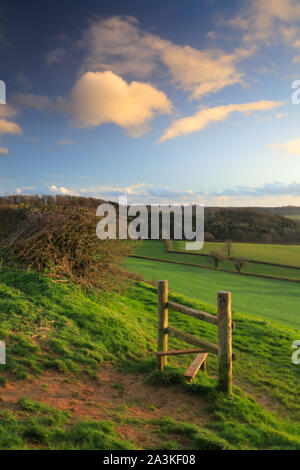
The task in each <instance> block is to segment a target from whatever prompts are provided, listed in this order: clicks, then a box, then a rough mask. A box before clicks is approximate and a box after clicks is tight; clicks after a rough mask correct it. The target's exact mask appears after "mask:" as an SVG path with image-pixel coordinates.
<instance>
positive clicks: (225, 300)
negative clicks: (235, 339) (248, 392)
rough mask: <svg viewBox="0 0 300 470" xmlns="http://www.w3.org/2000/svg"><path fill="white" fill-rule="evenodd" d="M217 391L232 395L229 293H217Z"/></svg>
mask: <svg viewBox="0 0 300 470" xmlns="http://www.w3.org/2000/svg"><path fill="white" fill-rule="evenodd" d="M218 319H219V326H218V337H219V389H220V390H222V391H223V392H226V393H229V394H231V393H232V323H231V292H226V291H219V292H218Z"/></svg>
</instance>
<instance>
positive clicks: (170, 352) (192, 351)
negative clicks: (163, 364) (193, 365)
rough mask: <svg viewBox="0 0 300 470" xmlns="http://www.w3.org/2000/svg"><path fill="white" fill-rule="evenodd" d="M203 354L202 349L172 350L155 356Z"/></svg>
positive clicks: (160, 352) (159, 352)
mask: <svg viewBox="0 0 300 470" xmlns="http://www.w3.org/2000/svg"><path fill="white" fill-rule="evenodd" d="M200 352H205V351H204V349H203V348H201V349H199V348H196V349H174V350H173V351H172V350H170V351H158V352H157V353H156V354H157V355H158V356H179V355H180V354H195V353H200Z"/></svg>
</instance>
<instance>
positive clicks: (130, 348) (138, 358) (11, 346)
mask: <svg viewBox="0 0 300 470" xmlns="http://www.w3.org/2000/svg"><path fill="white" fill-rule="evenodd" d="M132 261H133V260H130V263H131V262H132ZM157 265H158V263H157ZM161 265H163V264H162V263H161ZM198 271H200V270H198ZM169 277H170V276H169ZM171 284H172V285H171V287H174V286H173V284H174V283H172V282H171ZM200 285H201V283H200ZM219 287H221V286H219ZM209 290H212V291H213V288H212V289H209ZM233 298H235V296H234V297H233ZM170 299H173V300H175V301H178V302H181V303H183V304H186V305H191V306H194V307H196V308H199V309H201V310H205V311H207V312H210V313H212V314H216V307H215V299H214V300H213V302H210V303H205V302H204V301H199V300H197V299H192V298H188V297H184V296H182V295H180V294H176V293H175V292H170ZM259 300H260V299H259ZM234 309H235V310H234V313H233V319H234V321H235V323H236V330H234V333H233V349H234V351H235V352H236V353H237V360H236V361H235V362H234V367H233V375H234V384H235V386H234V395H233V397H232V398H228V397H227V396H226V395H223V394H221V393H220V392H218V391H217V389H216V383H217V382H216V379H215V377H216V372H217V359H216V357H215V356H212V355H210V356H209V358H208V369H207V372H208V375H206V374H204V373H199V374H198V375H197V377H196V379H195V381H194V383H193V384H187V383H184V382H183V371H184V370H185V368H186V366H187V364H189V363H190V361H191V358H188V357H186V356H185V357H181V358H180V359H176V358H175V359H174V358H173V359H171V360H170V362H169V364H170V365H169V366H168V367H167V368H166V370H165V371H164V372H158V371H157V370H156V360H155V349H156V334H157V292H156V289H155V288H153V287H152V286H149V285H146V284H144V283H134V284H133V285H131V286H128V287H127V289H126V290H125V291H124V292H123V294H119V293H105V292H103V291H90V292H86V291H84V290H83V289H81V288H79V287H78V286H76V285H72V284H66V283H56V282H55V281H53V280H51V279H49V278H47V277H46V276H44V275H40V274H37V273H35V272H27V271H21V270H11V269H6V268H2V270H1V272H0V320H1V321H0V338H1V339H2V340H4V341H5V343H6V344H7V364H6V365H3V366H1V369H0V371H1V375H0V395H2V394H4V395H5V393H6V387H5V382H7V383H9V386H10V388H9V390H12V389H13V388H16V389H18V388H19V389H21V390H24V389H25V388H26V387H27V386H28V384H30V383H32V381H33V380H34V378H35V379H36V378H37V377H39V376H41V377H43V374H44V372H45V371H46V372H47V373H48V374H51V373H52V372H53V374H55V373H60V374H62V377H64V378H65V384H73V386H72V388H74V390H75V387H76V385H77V384H79V386H81V385H83V384H84V381H85V380H86V377H89V381H91V380H92V381H94V382H93V383H94V388H98V389H99V387H100V389H101V390H102V388H101V387H102V386H103V384H102V382H101V374H100V376H99V377H98V375H97V374H98V373H99V371H101V369H102V367H104V366H106V367H110V368H115V369H116V367H118V369H116V370H118V373H119V374H120V377H122V376H123V375H124V374H128V373H132V374H133V375H132V377H131V380H134V381H135V382H136V381H137V380H138V378H139V382H138V388H139V389H141V388H143V387H144V386H146V384H150V385H151V386H152V388H151V390H152V394H154V393H155V389H156V387H158V390H159V393H160V396H161V395H162V394H170V396H171V394H173V396H174V394H176V393H181V394H184V396H183V398H182V400H183V401H182V402H180V407H179V408H174V407H173V408H171V410H170V412H169V414H168V415H164V414H162V412H161V410H159V409H156V410H155V409H154V410H153V408H151V407H150V406H149V403H145V402H144V403H141V402H138V401H136V400H134V396H132V397H131V399H130V400H128V401H126V400H125V398H124V400H122V398H121V401H120V400H119V402H118V403H119V406H116V407H115V408H114V409H112V408H111V409H110V410H109V414H108V415H105V414H104V417H103V416H102V418H101V419H98V420H96V419H94V420H87V419H84V417H81V418H78V416H77V415H76V413H75V412H76V409H77V407H78V400H79V398H80V397H78V396H76V395H75V394H74V400H75V397H76V403H77V405H76V406H74V407H73V408H74V410H75V411H74V414H73V411H72V410H73V408H71V410H70V411H68V412H65V411H62V410H60V409H56V408H55V407H54V408H53V407H52V406H50V405H49V404H47V403H44V402H40V401H36V400H33V399H32V398H31V397H30V396H29V397H28V396H27V397H21V398H20V399H19V400H15V401H13V402H7V401H6V400H4V401H3V400H2V401H1V402H0V448H1V449H111V450H112V449H141V448H147V447H144V444H143V443H142V442H145V441H144V438H145V436H146V435H150V437H151V439H150V441H148V442H150V444H149V446H150V447H148V448H152V449H153V448H160V449H192V450H193V449H210V450H218V449H219V450H220V449H298V450H299V449H300V425H299V422H300V400H299V396H300V380H299V379H300V366H293V365H292V364H291V352H292V350H291V344H292V342H293V341H294V340H295V339H297V338H298V337H299V333H298V332H297V331H296V330H295V329H293V328H291V327H287V326H284V325H279V324H277V323H275V322H272V321H267V320H263V319H260V318H257V317H255V316H252V315H247V314H242V313H238V312H237V311H236V305H234ZM169 317H170V323H171V324H172V325H174V326H176V327H178V328H181V329H184V330H186V331H188V332H190V333H192V334H194V335H197V336H201V337H203V338H205V339H207V340H208V341H216V328H215V326H214V325H210V324H207V323H203V322H199V321H197V320H195V319H193V318H191V317H187V316H184V315H180V314H179V313H176V312H172V311H170V315H169ZM45 325H48V326H47V328H45ZM176 347H178V348H182V347H186V345H184V344H183V343H181V342H179V341H178V340H175V339H173V338H170V348H176ZM87 374H88V375H87ZM115 375H116V373H115ZM54 377H57V376H56V375H54ZM55 380H57V378H54V381H55ZM54 383H55V382H54ZM41 385H43V382H42V383H41V384H40V385H39V386H40V387H41ZM164 385H165V386H168V387H167V388H165V389H164V390H163V391H162V390H161V387H163V386H164ZM33 386H34V388H36V386H35V385H34V384H33ZM112 386H113V388H112V392H111V395H113V394H115V393H121V392H122V387H121V385H120V384H119V383H113V384H112ZM1 387H2V388H1ZM60 387H61V394H63V391H64V382H60ZM89 390H91V383H90V382H89ZM113 390H114V391H113ZM40 393H41V392H40ZM90 393H91V392H90ZM50 394H51V390H47V389H46V390H45V396H46V397H48V395H50ZM184 397H186V398H184ZM189 397H196V398H197V400H199V402H198V403H199V406H200V403H201V408H199V414H197V413H198V410H197V409H196V408H197V407H195V409H193V410H192V413H193V415H194V416H198V418H199V419H198V421H197V420H196V421H195V422H193V423H190V422H188V421H184V420H182V419H180V418H179V416H182V413H183V412H184V405H185V400H187V401H188V400H189ZM150 399H151V395H150V398H148V400H150ZM82 400H83V401H82V403H84V404H85V405H84V406H85V407H92V409H96V406H97V403H94V402H91V403H90V400H88V401H86V400H87V399H86V398H85V399H83V398H82ZM84 400H85V401H84ZM120 403H121V405H120ZM147 406H148V408H147ZM100 411H101V410H99V412H100ZM180 413H181V415H180ZM124 429H125V430H126V436H124ZM139 436H142V437H143V439H141V440H140V441H139ZM151 443H152V444H151ZM153 443H154V444H153ZM153 446H154V447H153Z"/></svg>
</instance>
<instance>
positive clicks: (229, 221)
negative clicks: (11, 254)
mask: <svg viewBox="0 0 300 470" xmlns="http://www.w3.org/2000/svg"><path fill="white" fill-rule="evenodd" d="M103 202H105V201H103V200H101V199H96V198H92V197H81V196H67V195H66V196H63V195H57V196H51V195H45V196H38V195H13V196H4V197H0V232H2V234H3V232H4V231H5V230H4V229H5V226H7V225H10V224H13V223H14V220H16V219H19V218H22V217H23V215H24V211H26V210H27V209H28V208H30V210H32V209H33V208H36V209H40V210H42V211H47V210H49V209H51V210H55V209H57V210H59V209H60V208H64V209H66V208H68V207H70V208H71V207H77V208H83V209H86V210H91V211H96V208H97V207H98V205H99V204H101V203H103ZM113 204H114V206H115V207H116V209H117V208H118V204H117V203H113ZM279 209H280V210H283V211H284V210H286V214H287V215H288V214H289V211H290V210H291V211H293V213H295V211H296V210H299V212H300V208H295V207H293V208H289V207H286V208H218V207H206V208H205V236H206V239H207V240H214V239H215V240H226V239H230V240H233V241H240V242H265V243H281V242H282V243H300V221H298V220H293V219H289V218H287V217H284V216H282V215H279V214H278V213H277V212H279ZM173 220H174V217H173V216H172V214H171V237H170V238H173V237H172V233H173V227H172V224H173ZM193 225H194V228H195V218H194V222H193ZM1 226H2V230H1ZM149 227H150V217H149Z"/></svg>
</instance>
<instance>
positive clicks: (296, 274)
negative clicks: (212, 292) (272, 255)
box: [135, 240, 300, 280]
mask: <svg viewBox="0 0 300 470" xmlns="http://www.w3.org/2000/svg"><path fill="white" fill-rule="evenodd" d="M177 243H178V242H173V249H174V250H176V247H177V246H176V245H177ZM214 245H216V243H215V244H214ZM220 245H221V244H220ZM223 245H224V244H223ZM222 249H224V248H223V246H220V250H222ZM192 253H193V252H189V253H185V252H182V253H171V252H167V251H166V247H165V243H163V242H159V241H154V240H145V241H143V243H140V244H139V245H138V246H137V249H136V250H135V254H136V255H139V256H148V257H150V258H159V259H165V260H170V261H176V262H180V263H189V264H197V265H199V266H213V265H214V264H213V260H212V259H211V258H210V257H208V256H199V255H198V254H192ZM234 264H235V261H234V260H226V261H220V263H219V266H218V267H219V268H220V269H226V270H230V271H234V272H236V268H235V266H234ZM242 272H247V273H250V274H261V275H264V276H276V277H282V278H287V279H298V280H300V269H295V268H292V267H291V268H290V267H285V266H283V267H282V266H272V265H269V264H264V263H251V262H250V263H248V264H247V265H245V266H244V267H243V268H242Z"/></svg>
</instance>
